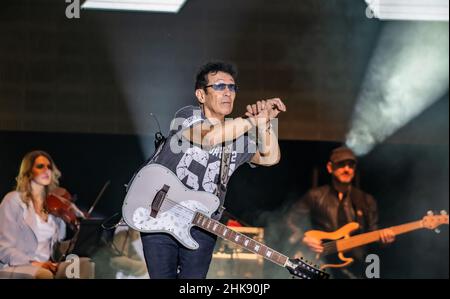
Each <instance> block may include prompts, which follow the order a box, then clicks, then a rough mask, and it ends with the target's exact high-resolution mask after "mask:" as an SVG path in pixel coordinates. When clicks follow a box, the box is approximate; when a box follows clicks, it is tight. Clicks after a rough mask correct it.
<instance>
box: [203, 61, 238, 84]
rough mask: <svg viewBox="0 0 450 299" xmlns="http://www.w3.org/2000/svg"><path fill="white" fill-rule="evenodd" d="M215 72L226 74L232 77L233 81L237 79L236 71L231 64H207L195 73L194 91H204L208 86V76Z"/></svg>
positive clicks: (215, 62) (219, 62) (220, 62)
mask: <svg viewBox="0 0 450 299" xmlns="http://www.w3.org/2000/svg"><path fill="white" fill-rule="evenodd" d="M217 72H224V73H227V74H229V75H230V76H231V77H233V79H234V80H236V78H237V70H236V67H235V66H234V65H233V64H231V63H227V62H222V61H214V62H208V63H206V64H205V65H203V66H202V67H201V68H200V70H199V71H198V73H197V76H196V80H195V90H197V89H205V88H206V86H207V85H208V74H211V73H212V74H215V73H217Z"/></svg>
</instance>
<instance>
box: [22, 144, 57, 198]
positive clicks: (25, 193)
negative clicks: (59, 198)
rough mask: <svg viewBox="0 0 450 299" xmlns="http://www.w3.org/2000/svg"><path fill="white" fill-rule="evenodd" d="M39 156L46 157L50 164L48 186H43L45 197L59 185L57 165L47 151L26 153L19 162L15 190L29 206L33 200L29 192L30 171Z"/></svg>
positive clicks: (31, 173)
mask: <svg viewBox="0 0 450 299" xmlns="http://www.w3.org/2000/svg"><path fill="white" fill-rule="evenodd" d="M40 156H43V157H45V158H47V159H48V160H49V161H50V164H51V166H52V180H51V182H50V184H49V185H48V186H45V197H47V194H48V193H49V192H50V191H52V190H53V189H55V188H56V187H58V186H59V178H60V177H61V172H60V171H59V169H58V167H56V165H55V162H54V161H53V159H52V157H51V156H50V155H49V154H48V153H46V152H44V151H41V150H37V151H32V152H29V153H27V154H26V155H25V156H24V157H23V159H22V162H21V163H20V170H19V175H18V176H17V177H16V181H17V186H16V191H18V192H19V193H20V198H21V199H22V201H23V202H24V203H25V204H26V205H27V206H29V204H30V202H32V200H33V195H32V193H31V180H32V179H33V172H32V171H33V166H34V162H35V161H36V159H37V158H38V157H40Z"/></svg>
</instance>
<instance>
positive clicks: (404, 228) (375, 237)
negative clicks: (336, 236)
mask: <svg viewBox="0 0 450 299" xmlns="http://www.w3.org/2000/svg"><path fill="white" fill-rule="evenodd" d="M421 228H423V223H422V220H418V221H414V222H409V223H405V224H401V225H397V226H393V227H390V229H391V230H392V231H393V232H394V233H395V235H401V234H404V233H408V232H410V231H414V230H417V229H421ZM380 231H381V230H376V231H373V232H369V233H364V234H360V235H356V236H353V237H350V238H348V239H342V240H338V241H336V249H337V251H346V250H350V249H353V248H356V247H359V246H363V245H367V244H370V243H373V242H377V241H379V240H380Z"/></svg>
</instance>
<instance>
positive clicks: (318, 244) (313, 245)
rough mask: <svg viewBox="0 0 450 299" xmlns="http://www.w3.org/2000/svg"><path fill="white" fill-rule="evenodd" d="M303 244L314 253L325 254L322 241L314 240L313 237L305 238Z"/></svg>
mask: <svg viewBox="0 0 450 299" xmlns="http://www.w3.org/2000/svg"><path fill="white" fill-rule="evenodd" d="M302 242H303V244H305V245H306V246H308V247H309V249H311V250H312V251H314V252H316V253H322V252H323V246H322V241H320V240H319V239H316V238H313V237H307V236H305V237H303V239H302Z"/></svg>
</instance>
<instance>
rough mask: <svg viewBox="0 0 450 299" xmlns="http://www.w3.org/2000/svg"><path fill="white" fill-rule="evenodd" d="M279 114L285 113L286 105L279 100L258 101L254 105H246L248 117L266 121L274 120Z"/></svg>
mask: <svg viewBox="0 0 450 299" xmlns="http://www.w3.org/2000/svg"><path fill="white" fill-rule="evenodd" d="M280 112H286V105H284V103H283V102H282V101H281V100H280V99H279V98H275V99H270V100H264V101H258V102H256V104H253V105H247V112H246V113H245V115H246V116H248V117H256V118H265V119H267V121H270V120H271V119H274V118H276V117H277V116H278V114H279V113H280Z"/></svg>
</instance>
